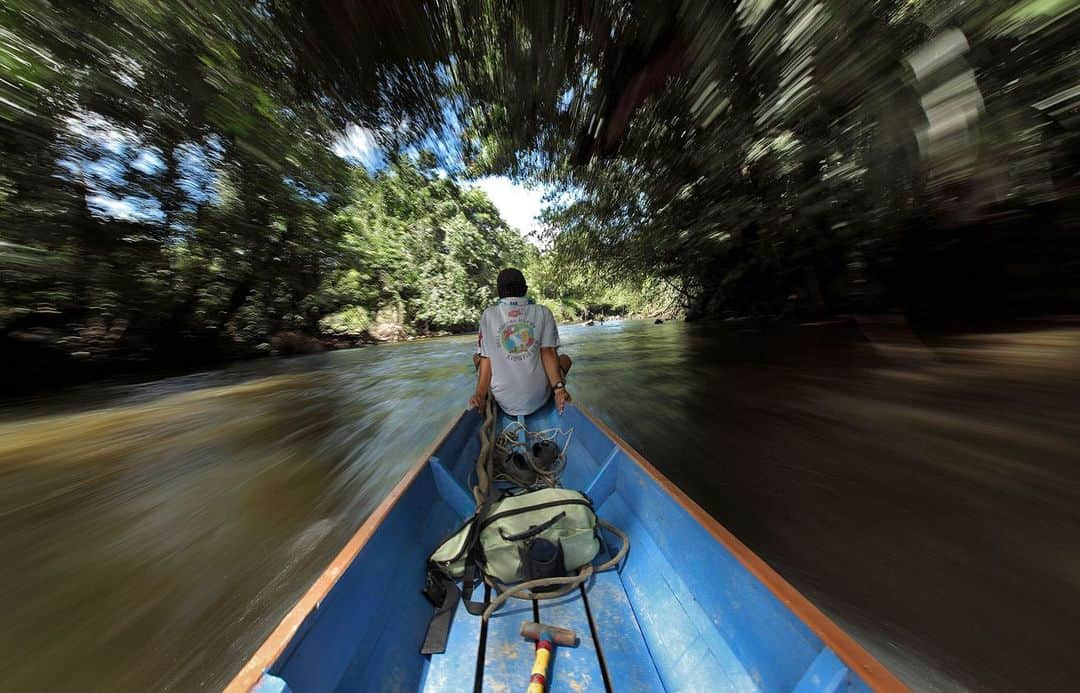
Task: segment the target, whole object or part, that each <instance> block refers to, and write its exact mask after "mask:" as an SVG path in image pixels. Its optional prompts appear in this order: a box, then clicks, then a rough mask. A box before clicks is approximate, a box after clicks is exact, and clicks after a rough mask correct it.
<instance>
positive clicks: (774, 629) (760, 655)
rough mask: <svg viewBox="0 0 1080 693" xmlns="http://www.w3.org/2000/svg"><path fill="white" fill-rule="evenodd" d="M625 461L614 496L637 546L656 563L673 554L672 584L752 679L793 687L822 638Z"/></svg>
mask: <svg viewBox="0 0 1080 693" xmlns="http://www.w3.org/2000/svg"><path fill="white" fill-rule="evenodd" d="M625 462H626V463H625V464H621V465H620V467H619V471H620V476H619V479H618V482H617V484H616V489H617V494H616V497H617V498H618V499H620V501H621V502H622V503H625V506H626V507H627V508H629V509H632V518H627V519H622V520H621V521H622V522H629V523H630V524H631V525H632V526H633V528H634V530H633V533H632V534H631V542H632V544H633V545H634V546H635V547H636V546H637V545H639V544H640V545H646V546H647V545H649V544H650V543H652V544H654V545H655V547H656V557H655V560H658V561H659V560H661V559H663V558H664V557H668V558H669V559H670V560H671V562H672V563H673V564H675V565H674V567H673V568H672V571H671V572H672V576H673V577H672V581H677V582H678V583H679V584H680V585H681V589H682V591H683V593H684V594H686V595H692V599H693V601H694V603H695V604H696V605H697V606H698V607H699V608H700V609H701V612H702V613H703V614H704V617H705V620H706V621H707V622H711V623H712V624H714V626H715V628H716V629H717V632H718V633H719V636H720V639H722V640H723V642H724V643H725V645H726V646H727V647H730V648H731V650H732V652H733V653H734V655H735V656H736V657H737V659H738V660H739V661H741V662H742V663H743V665H744V666H745V668H746V670H747V672H748V673H749V674H750V675H751V677H752V678H753V680H754V681H757V682H759V684H760V685H761V687H762V688H764V689H766V690H790V689H791V688H792V687H793V686H794V685H795V684H796V683H797V682H798V681H799V679H800V678H801V677H802V674H803V672H804V671H805V670H806V668H807V667H808V666H809V665H810V662H812V661H813V659H814V658H815V657H816V656H817V654H818V652H819V651H820V650H821V647H822V643H821V640H820V639H819V638H818V637H817V636H816V635H814V634H813V633H812V632H811V631H810V629H809V628H808V627H807V626H806V624H804V623H803V622H802V621H801V620H799V618H798V617H797V616H795V615H794V614H793V613H792V612H791V610H790V609H788V608H787V607H786V606H785V605H784V604H783V603H781V602H780V601H779V600H778V599H777V598H776V597H775V596H774V595H773V594H772V592H770V591H769V590H768V588H766V587H765V586H764V585H763V584H761V582H759V581H758V580H757V579H756V578H755V577H754V576H753V575H751V574H750V572H749V571H747V570H746V568H745V567H744V566H743V565H742V563H741V562H739V560H738V559H737V558H735V557H734V556H733V555H732V554H731V553H729V552H728V551H726V550H725V549H723V547H721V546H719V545H718V544H717V543H716V541H715V539H714V538H713V537H712V535H711V534H710V533H709V532H708V530H706V529H705V528H704V527H702V526H701V525H700V524H699V523H698V522H697V521H696V520H695V519H694V518H693V517H692V516H691V515H690V514H689V513H688V512H687V511H686V509H685V508H683V507H682V506H681V505H679V504H678V503H677V502H676V501H675V500H674V499H673V498H672V497H671V496H670V495H669V494H667V493H666V492H665V491H664V490H663V489H662V488H660V487H659V486H658V485H656V484H655V483H654V482H653V480H652V478H651V477H649V476H648V475H647V474H646V473H645V472H644V470H642V469H641V468H640V467H638V466H637V465H635V464H632V462H631V461H630V460H629V459H626V460H625ZM615 524H616V525H617V526H620V522H619V521H615ZM633 551H634V549H631V553H633ZM686 557H693V560H692V561H688V560H687V558H686ZM625 579H626V574H625V572H624V581H625ZM778 653H783V656H778Z"/></svg>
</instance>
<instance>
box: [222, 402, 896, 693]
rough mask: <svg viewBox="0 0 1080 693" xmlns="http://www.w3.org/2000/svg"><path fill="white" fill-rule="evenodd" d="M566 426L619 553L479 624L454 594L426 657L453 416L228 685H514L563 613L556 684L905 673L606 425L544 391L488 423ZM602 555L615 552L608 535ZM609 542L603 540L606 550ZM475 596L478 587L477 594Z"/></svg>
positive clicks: (472, 450)
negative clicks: (536, 404)
mask: <svg viewBox="0 0 1080 693" xmlns="http://www.w3.org/2000/svg"><path fill="white" fill-rule="evenodd" d="M513 421H521V422H523V423H524V424H525V425H526V427H527V428H528V429H529V430H530V431H538V430H544V429H553V428H557V429H563V430H567V429H571V428H572V429H573V434H572V436H571V437H570V440H569V442H568V444H567V447H566V460H567V463H566V468H565V470H564V472H563V475H562V485H563V486H564V487H566V488H574V489H578V490H582V491H584V492H585V493H586V494H587V495H588V496H589V497H590V498H591V500H592V501H593V504H594V507H595V508H596V512H597V515H598V516H599V517H600V518H602V519H604V520H606V521H608V522H609V523H611V524H613V525H615V526H617V527H619V528H621V529H622V530H623V531H624V532H626V534H627V535H628V537H629V540H630V551H629V553H628V554H627V556H626V558H625V560H624V561H623V563H622V564H621V565H620V567H619V568H618V569H617V570H610V571H606V572H601V573H595V574H594V575H593V576H592V577H591V578H590V579H589V581H588V582H587V583H585V584H584V585H583V586H582V587H581V588H579V589H578V590H575V591H574V592H571V593H570V594H568V595H566V596H563V597H560V598H557V599H552V600H543V601H536V602H531V601H521V600H516V599H512V600H511V601H510V602H509V603H507V604H506V605H504V606H503V607H502V608H501V609H500V610H498V611H496V612H495V614H494V615H493V616H492V617H491V618H490V620H489V621H488V622H487V623H486V624H483V623H482V619H480V618H479V617H477V616H473V615H471V614H469V613H467V612H466V610H465V607H464V606H463V605H462V604H461V603H460V602H459V605H458V611H457V612H456V614H455V616H454V619H453V622H452V627H451V629H450V632H449V639H448V642H447V648H446V652H445V653H444V654H436V655H428V656H425V655H421V654H420V646H421V643H422V642H423V640H424V636H425V632H426V629H427V626H428V622H429V620H430V618H431V616H432V611H433V610H432V607H431V605H430V603H429V602H428V601H427V600H426V599H425V598H424V597H423V596H422V594H421V592H422V590H423V588H424V579H425V561H426V559H427V556H428V555H429V553H430V552H431V551H432V549H433V548H434V547H435V546H436V545H437V544H438V543H439V542H440V540H442V539H443V538H445V537H446V536H447V535H448V534H449V533H450V532H451V531H453V529H454V528H456V527H458V526H460V524H461V523H462V522H463V521H464V520H465V519H467V518H468V517H470V516H471V515H472V514H473V510H474V504H473V500H472V495H471V493H470V491H469V476H470V474H471V473H472V472H473V468H474V464H475V460H476V457H477V455H478V453H479V449H480V437H479V435H478V432H479V429H480V426H481V423H482V419H481V416H480V414H478V413H477V412H475V411H466V412H464V413H462V414H461V415H460V416H459V417H458V418H457V419H456V420H455V421H454V422H453V423H452V424H450V425H449V426H448V428H447V429H446V430H445V431H444V433H443V434H442V435H441V436H440V437H439V440H438V441H437V442H436V443H435V444H434V445H433V446H432V448H431V450H430V451H429V453H427V454H425V455H424V456H423V457H422V458H421V459H420V460H419V461H418V462H417V463H416V465H415V466H414V467H413V468H412V469H410V470H409V472H408V473H407V474H406V475H405V477H404V478H403V479H402V480H401V481H400V482H399V483H398V484H397V486H395V487H394V489H393V490H392V491H391V493H390V494H389V496H388V497H387V498H386V499H385V500H384V501H383V503H382V504H381V505H380V506H379V507H378V508H377V509H376V510H375V512H374V513H373V514H372V515H371V517H370V518H368V520H367V521H366V522H365V523H364V524H363V526H361V527H360V529H359V530H358V531H357V532H356V534H355V535H354V536H353V538H352V539H351V540H350V541H349V543H348V544H347V545H346V546H345V547H344V549H342V551H341V552H340V553H339V554H338V556H337V557H336V558H335V559H334V560H333V562H332V563H331V564H330V566H329V567H328V568H327V569H326V571H325V572H324V573H323V574H322V575H321V576H320V577H319V578H318V579H317V580H316V581H315V583H314V584H313V585H312V586H311V588H310V589H309V590H308V592H307V593H306V594H305V595H304V596H303V597H302V598H301V599H300V600H299V602H297V604H296V605H295V607H294V608H293V609H292V610H291V611H290V612H289V613H288V614H287V615H286V616H285V618H284V619H283V620H282V621H281V623H280V625H279V626H278V627H277V628H276V629H275V630H274V631H273V633H271V635H270V636H269V638H268V639H267V640H266V641H265V643H264V644H263V645H262V646H261V647H260V648H259V650H258V651H257V652H256V653H255V654H254V656H253V657H252V658H251V660H250V661H248V663H247V664H246V665H245V666H244V667H243V669H241V671H240V672H239V673H238V674H237V675H236V677H235V678H234V679H233V681H232V682H231V683H230V684H229V687H228V689H227V690H230V691H249V690H254V691H258V692H259V693H271V692H273V693H280V692H283V691H293V692H294V693H308V692H309V691H353V690H356V691H512V690H524V689H525V688H526V687H527V686H528V683H529V674H530V669H531V665H532V661H533V653H534V648H535V643H533V642H532V641H529V640H526V639H524V638H522V637H521V636H520V635H519V628H520V626H521V624H522V622H523V621H533V620H539V621H542V622H545V623H551V624H555V625H559V626H562V627H566V628H571V629H573V630H574V631H576V633H577V634H578V636H579V639H580V642H579V645H578V646H577V647H574V648H568V647H557V648H556V650H555V654H554V656H553V658H552V664H551V669H550V670H549V672H548V677H547V682H548V686H549V690H551V691H553V692H556V693H557V692H560V691H604V690H614V691H729V690H731V691H806V692H809V691H820V692H828V691H863V690H883V691H893V690H905V687H904V686H903V685H902V684H901V683H900V682H899V681H898V680H897V679H896V678H894V677H893V676H892V674H890V672H889V671H888V670H886V669H885V668H884V667H883V666H882V665H881V664H880V663H878V662H877V661H876V660H875V659H874V658H873V657H872V656H870V655H869V654H868V653H867V652H866V651H865V650H864V649H863V648H862V647H861V646H859V645H858V644H857V643H856V642H855V641H854V640H853V639H852V638H851V637H850V636H848V635H847V634H846V633H844V632H843V631H841V630H840V629H839V628H838V627H837V626H836V625H835V624H834V623H832V622H831V621H830V620H829V619H828V618H827V617H825V616H824V615H823V614H822V613H821V612H820V611H819V610H818V609H817V608H815V607H814V606H813V605H812V604H810V602H809V601H807V599H806V598H805V597H803V596H802V595H801V594H799V593H798V592H797V591H796V590H795V589H794V588H793V587H792V586H791V585H789V584H788V583H787V582H786V581H785V580H784V579H783V578H781V577H780V576H779V575H778V574H777V573H776V572H774V571H773V570H772V569H771V568H769V566H767V565H766V564H765V563H764V562H763V561H762V560H761V559H760V558H758V557H757V556H756V555H754V554H753V553H752V552H751V551H750V550H749V549H748V548H747V547H746V546H744V545H743V544H742V543H741V542H739V541H738V540H737V539H736V538H735V537H734V536H733V535H732V534H731V533H730V532H728V531H727V530H726V529H724V528H723V527H722V526H721V525H720V524H719V523H718V522H717V521H716V520H714V519H713V518H712V517H711V516H709V515H708V514H707V513H706V512H705V511H704V510H702V509H701V507H700V506H698V505H697V504H696V503H695V502H694V501H692V500H690V498H689V497H687V496H686V494H685V493H683V492H682V491H681V490H680V489H679V488H678V487H676V486H675V485H674V484H673V483H672V482H671V481H669V480H668V479H667V478H665V477H664V476H663V475H662V474H661V473H660V472H658V471H657V470H656V469H655V468H654V467H653V466H652V465H650V464H649V463H648V462H647V461H646V460H645V459H644V458H643V457H642V456H641V455H640V454H638V453H637V452H636V451H634V450H633V449H632V448H631V447H630V446H629V445H627V444H626V443H625V442H624V441H623V440H622V439H621V438H619V437H618V436H617V435H616V434H615V433H614V432H612V431H611V430H610V429H609V428H608V427H607V426H605V425H604V424H603V423H602V422H600V421H599V420H597V419H595V418H594V417H592V416H591V415H590V414H588V413H587V412H586V411H585V410H583V409H581V408H580V407H576V406H568V407H567V408H566V411H565V412H564V414H563V415H562V416H560V415H559V414H558V413H557V412H555V411H554V409H553V408H552V407H551V405H550V404H549V405H548V406H546V407H544V408H541V409H540V410H539V411H538V412H536V413H534V414H531V415H529V416H527V417H523V418H522V417H516V418H511V417H507V416H505V415H500V417H499V420H498V421H497V422H496V425H497V426H498V427H499V428H498V429H497V431H498V430H502V429H503V428H504V427H505V426H507V425H510V424H512V422H513ZM603 538H604V539H605V541H604V542H603V544H604V545H605V548H604V549H602V554H603V555H601V556H599V557H598V558H597V562H600V561H601V560H604V559H606V558H607V557H609V555H611V553H613V552H614V550H615V549H617V547H618V546H617V544H618V540H617V539H615V538H614V537H611V536H605V537H603ZM609 547H610V548H609ZM474 598H475V597H474Z"/></svg>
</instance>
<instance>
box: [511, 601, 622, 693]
mask: <svg viewBox="0 0 1080 693" xmlns="http://www.w3.org/2000/svg"><path fill="white" fill-rule="evenodd" d="M537 604H538V605H539V606H540V622H541V623H546V624H548V625H552V626H559V627H562V628H569V629H570V630H572V631H574V632H575V633H577V636H578V645H577V647H556V648H555V650H554V656H553V657H552V659H551V664H550V665H548V682H549V683H550V690H551V691H602V690H604V675H603V674H602V673H601V670H600V658H599V656H598V655H597V652H596V643H595V642H593V637H592V632H591V631H590V629H589V618H588V615H587V614H586V612H585V601H584V600H583V599H582V597H581V591H580V590H574V591H573V592H571V593H569V594H566V595H563V596H562V597H557V598H555V599H542V600H539V601H537ZM529 620H532V619H529Z"/></svg>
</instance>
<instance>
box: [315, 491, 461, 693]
mask: <svg viewBox="0 0 1080 693" xmlns="http://www.w3.org/2000/svg"><path fill="white" fill-rule="evenodd" d="M424 510H426V512H420V509H419V508H414V514H416V515H418V516H420V517H422V518H424V526H423V530H422V533H421V534H418V535H417V536H424V537H434V539H433V540H432V542H437V541H438V539H439V538H441V537H442V536H444V535H445V534H446V532H443V531H440V530H441V529H442V528H444V527H446V526H447V524H448V523H450V524H451V525H453V524H455V523H456V522H457V521H458V518H457V516H456V513H454V512H453V510H451V508H450V507H449V506H448V505H446V504H445V503H442V502H437V503H435V504H434V505H433V506H431V507H430V508H425V509H424ZM433 545H434V543H427V544H426V545H425V544H423V543H421V544H420V545H419V546H417V547H416V548H413V547H412V546H411V545H410V546H402V547H400V548H399V550H398V552H399V553H400V554H402V556H403V558H402V559H401V560H399V561H394V564H395V565H396V567H397V569H396V570H395V572H394V573H393V574H392V575H390V576H389V579H388V580H387V582H385V583H383V585H382V586H381V589H379V590H377V591H376V592H375V593H374V594H371V595H366V596H364V595H357V597H358V599H357V604H356V608H357V611H356V612H355V613H357V614H361V613H366V614H368V615H369V617H370V618H371V619H372V621H374V623H375V624H377V628H374V629H372V630H371V631H370V634H369V636H368V637H367V638H365V641H364V643H363V644H361V646H360V647H359V648H358V650H357V651H356V653H355V655H354V657H353V659H352V661H351V662H350V664H349V668H348V669H347V670H346V671H345V674H344V675H343V676H342V678H341V682H340V684H339V685H338V686H337V690H339V691H356V690H366V689H368V688H369V687H370V682H372V681H378V682H380V683H379V688H380V690H383V691H415V690H417V688H418V687H419V684H420V679H421V674H422V673H423V670H422V668H421V667H420V666H418V664H419V663H420V661H419V660H420V659H421V658H420V657H419V655H418V652H419V651H420V645H421V644H422V643H423V640H424V634H425V633H426V632H427V624H428V621H429V620H430V619H431V615H432V613H434V609H433V608H432V606H431V604H430V603H429V602H428V601H427V599H425V598H424V597H423V596H421V592H422V591H423V589H424V570H423V569H420V570H417V568H416V566H417V565H423V564H424V562H426V559H427V553H428V552H429V551H430V550H431V549H430V548H426V547H430V546H433ZM417 549H419V551H418V550H417ZM418 558H419V560H420V564H417V562H416V561H417V559H418ZM387 593H392V594H394V595H395V597H396V598H391V599H387V598H386V595H387Z"/></svg>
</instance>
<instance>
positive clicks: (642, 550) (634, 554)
mask: <svg viewBox="0 0 1080 693" xmlns="http://www.w3.org/2000/svg"><path fill="white" fill-rule="evenodd" d="M600 512H601V515H602V516H604V517H606V518H608V519H609V521H610V522H612V523H613V524H615V525H616V526H618V527H620V528H622V530H623V531H624V532H627V534H629V535H630V542H631V545H630V553H629V554H628V555H627V558H626V563H625V564H624V566H623V569H622V571H621V578H622V583H623V586H624V588H625V590H626V596H627V598H628V599H629V601H630V604H631V605H632V606H633V609H634V614H635V615H636V617H637V621H638V624H639V625H640V626H641V630H642V633H643V635H644V637H645V640H646V642H647V643H648V645H649V651H650V653H651V654H652V658H653V664H654V665H655V667H656V669H657V671H658V672H659V674H660V677H661V679H662V680H663V682H664V686H665V687H666V688H667V689H668V690H679V691H682V690H705V688H701V684H703V683H704V682H708V687H707V689H708V690H717V691H747V690H758V688H759V687H758V684H757V683H756V681H755V679H754V677H753V676H752V675H751V673H750V672H748V671H747V670H746V669H745V668H744V667H743V665H742V663H741V662H740V661H739V659H738V657H736V656H735V654H734V653H733V652H732V651H731V648H730V647H729V646H728V644H727V643H726V642H725V641H724V640H723V638H721V637H719V635H718V634H717V633H716V631H715V628H713V627H712V624H711V623H710V622H709V619H708V616H707V615H706V614H705V613H704V612H703V611H702V609H701V607H700V605H699V604H698V602H697V601H696V599H695V597H694V595H693V594H692V593H691V592H690V591H689V590H688V589H687V587H686V585H685V583H684V582H683V580H682V578H681V576H680V575H679V573H678V572H677V571H676V568H675V567H674V566H673V565H672V564H671V563H669V562H668V560H667V558H665V556H664V555H663V554H662V553H661V552H660V550H659V548H658V547H657V545H656V544H655V543H653V541H652V539H651V537H650V536H649V534H648V532H646V531H644V528H643V527H642V525H641V523H640V520H638V519H637V517H636V515H635V514H634V513H633V512H632V511H630V509H629V508H628V507H627V506H626V504H625V503H623V502H622V499H621V498H620V497H619V496H618V495H615V496H612V497H611V498H609V499H608V501H607V503H605V504H604V505H603V506H602V507H601V509H600ZM690 555H692V554H686V555H685V556H690ZM685 556H684V558H685Z"/></svg>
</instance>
